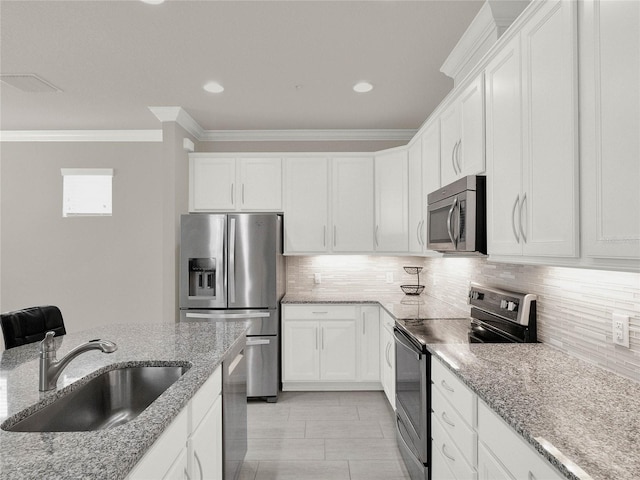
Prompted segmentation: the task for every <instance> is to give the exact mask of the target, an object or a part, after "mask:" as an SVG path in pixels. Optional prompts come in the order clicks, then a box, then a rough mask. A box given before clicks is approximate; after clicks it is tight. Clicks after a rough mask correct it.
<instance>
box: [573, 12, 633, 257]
mask: <svg viewBox="0 0 640 480" xmlns="http://www.w3.org/2000/svg"><path fill="white" fill-rule="evenodd" d="M578 13H579V26H580V28H579V33H580V50H579V51H580V62H579V65H580V120H581V122H582V123H581V133H582V135H581V144H580V155H581V158H582V165H581V170H582V173H583V177H582V181H583V183H582V186H581V188H582V192H583V194H582V198H583V206H584V210H583V214H582V219H583V221H584V225H583V227H584V230H583V231H584V233H585V235H584V239H585V244H584V248H585V254H586V255H588V256H590V257H609V258H616V257H617V258H640V215H639V214H638V212H639V211H640V188H639V187H638V186H639V185H640V167H639V166H638V161H639V160H638V159H640V135H638V132H640V87H639V85H640V48H639V47H638V45H640V3H639V2H637V1H632V2H628V1H597V0H587V1H583V2H580V3H579V4H578Z"/></svg>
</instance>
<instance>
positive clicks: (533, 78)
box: [486, 0, 578, 257]
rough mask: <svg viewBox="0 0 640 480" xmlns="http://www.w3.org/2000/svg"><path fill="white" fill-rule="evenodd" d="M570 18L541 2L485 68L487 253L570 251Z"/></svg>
mask: <svg viewBox="0 0 640 480" xmlns="http://www.w3.org/2000/svg"><path fill="white" fill-rule="evenodd" d="M575 20H576V17H575V3H574V2H562V1H560V0H557V1H549V2H545V3H544V4H543V5H542V6H541V7H540V8H539V9H538V11H536V13H535V14H534V15H533V17H532V18H531V19H530V20H529V21H528V22H527V23H526V24H525V25H524V26H523V28H522V30H521V32H520V35H519V37H518V36H516V37H515V38H514V39H513V40H512V41H511V42H510V43H508V44H507V45H505V47H504V49H502V50H501V51H500V52H499V53H498V55H497V56H496V57H495V58H494V59H493V60H492V61H491V62H490V63H489V64H488V66H487V68H486V81H487V92H486V98H487V108H486V115H487V158H488V160H487V163H488V165H489V167H488V169H489V175H488V177H489V179H488V189H487V190H488V193H487V207H488V215H487V216H488V235H487V236H488V253H489V254H490V255H491V256H500V255H507V256H520V255H524V256H527V257H548V256H551V257H575V256H577V255H578V244H577V241H578V231H577V228H578V210H577V208H578V185H577V180H578V176H577V173H578V170H577V167H578V164H577V151H576V141H577V136H576V135H577V103H576V101H577V98H576V91H577V89H576V71H575V61H576V57H575V53H576V52H575V48H576V43H575V42H576V36H575V35H576V28H575ZM520 132H522V134H520Z"/></svg>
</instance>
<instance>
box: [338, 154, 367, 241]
mask: <svg viewBox="0 0 640 480" xmlns="http://www.w3.org/2000/svg"><path fill="white" fill-rule="evenodd" d="M331 162H332V166H331V168H332V181H331V186H332V199H333V201H332V218H333V228H332V232H331V238H332V242H331V247H332V249H333V251H334V252H340V253H347V252H353V253H369V252H373V250H374V246H373V238H374V226H373V225H374V223H373V222H374V202H373V199H374V193H373V192H374V164H373V157H369V156H366V157H362V156H354V157H335V158H333V159H332V160H331Z"/></svg>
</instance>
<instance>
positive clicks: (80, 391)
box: [5, 366, 187, 432]
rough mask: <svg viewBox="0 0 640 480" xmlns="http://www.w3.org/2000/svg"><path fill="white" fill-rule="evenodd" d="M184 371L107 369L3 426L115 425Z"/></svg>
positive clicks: (138, 410) (37, 429) (134, 413)
mask: <svg viewBox="0 0 640 480" xmlns="http://www.w3.org/2000/svg"><path fill="white" fill-rule="evenodd" d="M186 371H187V368H186V367H182V366H161V367H146V366H145V367H126V368H116V369H114V370H109V371H108V372H105V373H103V374H101V375H99V376H97V377H95V378H93V379H91V380H90V381H89V382H87V383H85V384H84V385H82V386H81V387H78V388H77V389H76V390H73V391H72V392H70V393H69V394H67V395H64V396H63V397H60V398H59V399H57V400H55V401H54V402H53V403H52V404H50V405H47V406H46V407H44V408H42V409H40V410H37V411H36V412H34V413H33V414H31V415H30V416H28V417H27V418H25V419H24V420H21V421H19V422H18V423H16V424H15V425H12V426H11V427H8V428H5V430H9V431H12V432H80V431H89V430H101V429H105V428H112V427H116V426H118V425H122V424H123V423H127V422H128V421H130V420H132V419H134V418H135V417H137V416H138V415H139V414H140V413H141V412H142V411H143V410H144V409H145V408H147V407H148V406H149V405H150V404H151V403H152V402H153V401H154V400H155V399H156V398H158V397H159V396H160V395H161V394H162V392H164V391H165V390H166V389H167V388H169V387H170V386H171V385H172V384H173V383H174V382H175V381H176V380H178V379H179V378H180V377H181V376H182V375H183V374H184V373H185V372H186Z"/></svg>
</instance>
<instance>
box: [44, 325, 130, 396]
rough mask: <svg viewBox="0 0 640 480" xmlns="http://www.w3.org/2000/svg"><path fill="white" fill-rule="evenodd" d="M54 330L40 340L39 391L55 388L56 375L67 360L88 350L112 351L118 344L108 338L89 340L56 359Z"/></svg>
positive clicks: (60, 371) (66, 363)
mask: <svg viewBox="0 0 640 480" xmlns="http://www.w3.org/2000/svg"><path fill="white" fill-rule="evenodd" d="M54 336H55V332H47V333H46V334H45V337H44V340H42V341H41V342H40V391H41V392H47V391H49V390H55V388H56V383H58V377H59V376H60V374H61V373H62V370H64V368H65V367H66V366H67V365H69V362H70V361H71V360H73V359H74V358H76V357H77V356H78V355H80V354H81V353H84V352H88V351H90V350H102V352H104V353H113V352H115V351H116V350H117V349H118V346H117V345H116V344H115V343H113V342H110V341H109V340H90V341H88V342H86V343H83V344H81V345H78V346H77V347H76V348H74V349H73V350H71V351H70V352H69V353H67V354H66V355H65V356H64V357H62V358H61V359H60V360H56V349H55V341H54V340H53V337H54Z"/></svg>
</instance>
